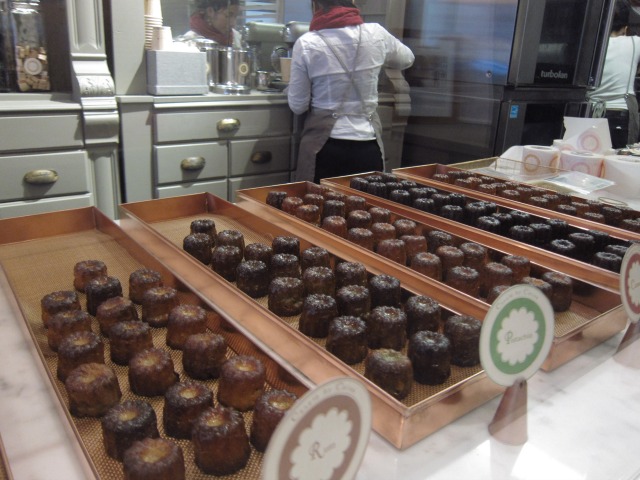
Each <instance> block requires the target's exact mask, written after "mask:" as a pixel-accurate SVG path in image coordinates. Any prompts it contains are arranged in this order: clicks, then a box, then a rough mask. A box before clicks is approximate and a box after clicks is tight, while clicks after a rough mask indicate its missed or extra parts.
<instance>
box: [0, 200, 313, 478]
mask: <svg viewBox="0 0 640 480" xmlns="http://www.w3.org/2000/svg"><path fill="white" fill-rule="evenodd" d="M86 259H100V260H102V261H104V262H105V263H106V265H107V269H108V273H109V275H112V276H115V277H117V278H118V279H120V282H121V284H122V288H123V293H124V294H125V295H127V292H128V276H129V274H130V272H132V271H134V270H136V269H138V268H142V267H147V268H151V269H154V270H156V271H158V272H160V273H161V275H162V278H163V282H164V284H165V285H169V286H173V287H174V288H176V289H177V290H178V295H179V298H180V303H183V304H186V303H192V304H198V305H201V306H202V307H203V308H205V309H206V310H207V313H208V322H207V326H208V328H209V329H210V330H211V331H213V332H216V333H220V334H222V335H224V337H225V338H226V340H227V343H228V346H229V350H228V355H229V356H233V355H235V354H248V355H254V356H256V357H258V358H260V359H261V360H262V361H263V362H264V364H265V367H266V370H267V383H268V384H269V386H270V387H272V388H285V389H287V390H289V391H291V392H293V393H295V394H297V395H298V396H300V395H302V394H304V393H305V392H306V391H307V390H308V387H307V386H305V385H303V384H302V383H301V382H300V381H299V380H298V379H296V378H295V377H294V376H293V375H292V374H291V372H289V371H288V370H286V369H285V368H283V367H282V366H281V365H280V364H279V363H278V362H277V361H276V359H277V358H276V357H273V352H270V351H267V352H266V353H265V352H264V351H262V350H260V349H259V348H258V347H256V344H254V343H253V342H252V341H251V340H250V339H249V338H248V337H247V336H245V335H244V334H242V333H241V332H239V331H237V330H235V329H232V328H229V326H228V325H227V324H226V323H225V319H224V318H223V317H222V316H221V315H219V314H218V313H217V312H216V311H215V310H214V309H213V308H211V306H210V305H208V304H207V303H206V301H204V300H203V299H202V298H200V297H199V296H198V295H196V294H195V293H193V291H192V290H191V289H189V287H188V286H187V285H186V284H184V283H183V282H181V281H180V279H178V278H177V277H175V276H174V275H173V274H172V273H171V271H170V270H168V269H167V268H165V267H164V265H163V264H162V263H161V262H159V261H158V259H157V258H155V257H154V256H153V255H151V254H150V253H149V252H147V251H146V250H144V249H143V248H142V247H140V246H139V245H138V244H137V243H135V242H134V241H133V240H132V239H131V238H130V237H129V236H128V235H126V233H124V232H123V231H122V230H121V229H120V227H119V226H117V225H116V224H115V223H114V222H113V221H111V220H110V219H108V218H107V217H105V216H104V215H103V214H102V213H101V212H100V211H98V210H97V209H95V208H82V209H77V210H67V211H62V212H54V213H48V214H42V215H33V216H28V217H19V218H12V219H6V220H0V266H1V269H0V274H1V275H2V280H3V281H2V282H0V285H4V286H5V288H6V289H7V290H8V292H7V293H8V294H9V293H11V295H10V297H11V298H13V299H15V309H16V312H15V314H16V320H19V319H21V320H22V321H24V324H25V326H26V327H27V329H28V332H29V334H30V336H31V339H32V341H33V344H34V347H35V349H36V350H37V353H38V355H39V357H40V359H41V361H42V365H43V366H44V370H45V371H46V373H47V375H48V377H49V379H50V382H51V385H52V387H53V390H54V392H55V395H56V396H57V398H58V400H59V402H58V406H59V411H60V414H61V415H62V416H63V417H65V418H66V420H67V421H68V422H65V425H68V426H69V428H70V430H71V432H72V433H73V435H74V436H75V438H76V439H77V441H78V445H77V450H78V451H79V452H81V454H84V457H85V458H86V462H87V464H88V467H87V468H88V469H89V470H90V471H89V472H87V475H93V476H94V477H95V478H100V479H109V480H110V479H114V480H115V479H122V478H123V471H122V465H121V463H120V462H118V461H116V460H114V459H113V458H111V457H109V456H108V455H107V454H106V451H105V449H104V446H103V441H102V430H101V424H100V419H96V418H76V417H74V416H72V415H71V414H70V413H69V411H68V408H67V405H68V399H67V395H66V391H65V388H64V384H63V383H62V382H60V381H59V380H58V379H57V376H56V367H57V356H56V354H55V353H54V352H53V351H52V350H51V349H50V348H49V346H48V343H47V336H46V330H45V328H44V326H43V324H42V320H41V310H40V299H41V298H42V297H43V296H44V295H46V294H48V293H50V292H52V291H57V290H71V289H73V267H74V265H75V263H76V262H78V261H80V260H86ZM79 296H80V298H81V304H82V305H83V306H84V304H85V303H84V302H85V299H84V294H79ZM138 308H140V307H138ZM138 313H140V312H138ZM20 317H21V318H20ZM93 322H94V324H93V330H94V331H95V332H97V331H98V328H97V322H96V320H95V319H94V320H93ZM152 331H153V342H154V346H156V347H159V348H167V349H168V351H169V352H170V354H171V356H172V358H173V360H174V365H175V370H176V372H178V373H179V375H180V378H181V380H184V379H187V378H188V377H187V376H186V374H184V373H183V370H182V354H181V352H180V351H179V350H172V349H169V348H168V347H167V346H166V341H165V338H166V329H165V328H157V329H156V328H154V329H152ZM103 341H104V343H105V363H106V364H108V365H110V366H112V367H113V368H114V371H115V372H116V374H117V376H118V380H119V384H120V389H121V390H122V394H123V396H122V400H123V401H124V400H127V399H133V398H144V399H146V400H147V401H149V403H151V405H152V406H153V407H154V410H155V411H156V415H157V418H158V429H159V431H160V434H161V435H163V436H164V428H163V425H162V407H163V403H164V399H163V397H152V398H147V397H137V396H136V395H135V394H133V393H132V392H131V391H130V390H129V383H128V378H127V367H126V366H119V365H116V364H114V363H113V362H111V360H110V355H109V342H108V340H107V339H105V338H104V337H103ZM277 360H279V359H277ZM287 368H289V367H287ZM202 383H204V384H206V385H207V386H209V387H210V388H211V389H212V390H213V391H214V394H215V391H216V388H217V381H215V380H212V381H203V382H202ZM244 415H245V422H246V424H247V425H250V423H251V415H252V414H251V412H248V413H247V414H244ZM176 441H177V442H178V444H179V445H180V446H181V447H182V449H183V452H184V456H185V469H186V473H187V477H188V478H190V479H199V478H211V477H210V476H207V475H205V474H204V473H203V472H202V471H200V470H199V469H198V467H197V466H196V465H195V462H194V456H193V448H192V444H191V442H190V441H189V440H176ZM261 465H262V454H261V453H259V452H257V451H256V450H255V449H252V453H251V457H250V459H249V462H248V464H247V466H246V467H245V468H244V469H243V470H241V471H239V472H237V473H236V474H234V475H231V476H229V477H228V478H233V479H253V478H258V476H259V474H260V469H261Z"/></svg>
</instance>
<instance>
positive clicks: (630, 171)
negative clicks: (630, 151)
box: [602, 155, 640, 198]
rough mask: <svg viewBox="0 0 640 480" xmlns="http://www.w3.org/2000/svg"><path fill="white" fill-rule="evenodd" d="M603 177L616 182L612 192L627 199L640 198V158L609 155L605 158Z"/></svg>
mask: <svg viewBox="0 0 640 480" xmlns="http://www.w3.org/2000/svg"><path fill="white" fill-rule="evenodd" d="M602 170H603V174H602V176H603V177H604V178H606V179H607V180H611V181H613V182H616V184H615V185H614V186H612V187H610V189H611V191H612V192H615V193H616V194H617V195H620V196H621V197H626V198H640V182H638V178H640V157H633V156H628V155H609V156H606V157H605V158H604V166H603V168H602Z"/></svg>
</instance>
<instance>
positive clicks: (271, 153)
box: [229, 136, 291, 177]
mask: <svg viewBox="0 0 640 480" xmlns="http://www.w3.org/2000/svg"><path fill="white" fill-rule="evenodd" d="M229 149H230V158H231V167H230V168H231V172H230V175H231V176H232V177H236V176H239V175H256V174H258V173H271V172H277V171H282V170H289V164H290V162H291V137H290V136H286V137H277V138H260V139H257V140H233V141H231V142H229Z"/></svg>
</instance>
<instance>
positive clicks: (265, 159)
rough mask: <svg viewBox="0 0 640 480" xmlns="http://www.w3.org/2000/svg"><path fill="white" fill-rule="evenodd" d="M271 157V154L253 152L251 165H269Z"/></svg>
mask: <svg viewBox="0 0 640 480" xmlns="http://www.w3.org/2000/svg"><path fill="white" fill-rule="evenodd" d="M272 157H273V155H272V154H271V152H254V153H253V154H252V155H251V158H250V160H251V162H252V163H258V164H261V163H269V162H270V161H271V158H272Z"/></svg>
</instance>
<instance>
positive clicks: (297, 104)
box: [287, 39, 311, 115]
mask: <svg viewBox="0 0 640 480" xmlns="http://www.w3.org/2000/svg"><path fill="white" fill-rule="evenodd" d="M305 60H306V59H305V58H304V50H303V48H302V44H301V42H300V41H299V39H298V41H296V43H295V44H294V45H293V54H292V61H291V78H290V79H289V87H288V88H287V101H288V102H289V108H290V109H291V111H292V112H293V113H295V114H296V115H300V114H302V113H304V112H306V111H307V110H309V105H310V103H311V79H310V75H309V73H308V72H307V65H306V62H305Z"/></svg>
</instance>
